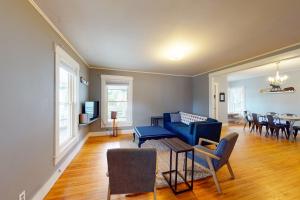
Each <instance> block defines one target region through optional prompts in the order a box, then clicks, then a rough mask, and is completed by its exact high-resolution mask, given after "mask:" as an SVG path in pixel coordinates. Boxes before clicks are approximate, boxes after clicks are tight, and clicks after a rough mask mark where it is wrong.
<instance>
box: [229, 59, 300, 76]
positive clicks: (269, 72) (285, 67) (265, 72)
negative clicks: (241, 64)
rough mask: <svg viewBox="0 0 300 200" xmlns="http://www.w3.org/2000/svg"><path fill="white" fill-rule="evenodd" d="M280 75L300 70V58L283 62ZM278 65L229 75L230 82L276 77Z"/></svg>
mask: <svg viewBox="0 0 300 200" xmlns="http://www.w3.org/2000/svg"><path fill="white" fill-rule="evenodd" d="M278 66H279V73H280V74H282V73H285V72H292V71H298V70H300V57H298V58H294V59H290V60H285V61H281V62H280V63H279V65H278ZM275 73H276V63H270V64H267V65H263V66H259V67H254V68H250V69H247V70H242V71H237V72H233V73H230V74H228V76H227V80H228V81H238V80H243V79H249V78H254V77H259V76H275Z"/></svg>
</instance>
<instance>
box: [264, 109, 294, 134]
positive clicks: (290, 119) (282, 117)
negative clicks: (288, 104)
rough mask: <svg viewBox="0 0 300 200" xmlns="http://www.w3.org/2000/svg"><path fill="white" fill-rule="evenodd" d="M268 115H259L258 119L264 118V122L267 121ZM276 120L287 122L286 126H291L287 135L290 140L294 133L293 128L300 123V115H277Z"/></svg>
mask: <svg viewBox="0 0 300 200" xmlns="http://www.w3.org/2000/svg"><path fill="white" fill-rule="evenodd" d="M267 115H268V114H265V115H262V114H259V115H258V117H259V118H262V119H263V121H267ZM273 117H274V119H275V120H279V121H281V120H282V121H286V124H287V125H289V128H288V129H287V135H288V138H289V137H290V135H291V133H292V132H293V126H294V124H295V123H296V122H297V121H300V116H299V115H294V114H275V115H273Z"/></svg>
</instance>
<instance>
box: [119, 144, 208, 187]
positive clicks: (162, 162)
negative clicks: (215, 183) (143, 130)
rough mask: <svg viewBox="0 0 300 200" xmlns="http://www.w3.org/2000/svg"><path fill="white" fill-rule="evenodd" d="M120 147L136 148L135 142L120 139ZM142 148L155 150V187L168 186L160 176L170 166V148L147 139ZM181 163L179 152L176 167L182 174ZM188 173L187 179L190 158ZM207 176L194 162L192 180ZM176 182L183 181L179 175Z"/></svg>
mask: <svg viewBox="0 0 300 200" xmlns="http://www.w3.org/2000/svg"><path fill="white" fill-rule="evenodd" d="M120 147H121V148H138V147H137V144H136V143H133V142H132V141H127V140H126V141H121V142H120ZM142 148H155V149H156V150H157V161H158V173H157V175H156V187H157V188H164V187H169V185H168V183H167V181H166V180H165V179H164V177H163V176H162V172H164V171H168V170H169V167H170V164H169V162H170V150H169V148H168V147H167V146H165V145H164V144H163V143H162V142H160V141H159V140H147V141H146V142H145V143H144V144H142ZM172 160H173V163H172V166H175V155H174V153H173V158H172ZM183 163H184V154H183V153H181V154H179V156H178V169H179V172H180V173H181V174H182V175H184V170H183ZM187 166H188V167H187V169H188V173H187V179H188V180H191V166H192V162H191V160H190V159H188V165H187ZM174 176H175V175H174V174H173V176H172V183H174ZM208 176H211V175H210V174H209V173H208V172H206V171H204V170H203V169H201V168H200V167H199V166H197V165H196V164H195V165H194V180H199V179H203V178H206V177H208ZM177 181H178V183H182V182H184V181H183V180H182V179H181V178H180V177H179V176H178V178H177Z"/></svg>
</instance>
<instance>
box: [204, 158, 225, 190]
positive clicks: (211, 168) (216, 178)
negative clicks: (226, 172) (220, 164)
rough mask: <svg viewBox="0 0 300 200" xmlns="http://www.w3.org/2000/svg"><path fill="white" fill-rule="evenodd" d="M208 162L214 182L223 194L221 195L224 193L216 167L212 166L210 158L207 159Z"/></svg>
mask: <svg viewBox="0 0 300 200" xmlns="http://www.w3.org/2000/svg"><path fill="white" fill-rule="evenodd" d="M206 160H207V163H208V166H209V170H210V173H211V174H212V176H213V179H214V182H215V184H216V187H217V190H218V193H220V194H221V193H222V190H221V186H220V184H219V181H218V177H217V174H216V171H215V169H214V166H213V164H212V161H211V159H210V158H208V157H207V158H206Z"/></svg>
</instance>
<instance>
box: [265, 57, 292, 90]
mask: <svg viewBox="0 0 300 200" xmlns="http://www.w3.org/2000/svg"><path fill="white" fill-rule="evenodd" d="M287 79H288V76H287V75H283V76H280V74H279V62H277V63H276V75H275V76H270V77H269V78H268V81H269V83H270V85H271V86H280V85H282V84H283V83H285V81H286V80H287Z"/></svg>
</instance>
